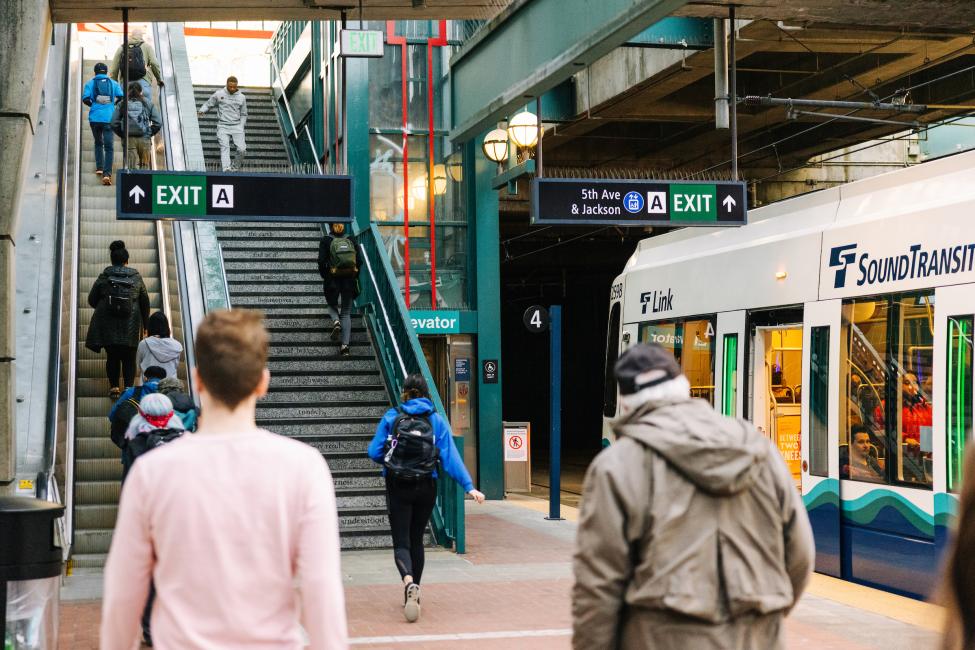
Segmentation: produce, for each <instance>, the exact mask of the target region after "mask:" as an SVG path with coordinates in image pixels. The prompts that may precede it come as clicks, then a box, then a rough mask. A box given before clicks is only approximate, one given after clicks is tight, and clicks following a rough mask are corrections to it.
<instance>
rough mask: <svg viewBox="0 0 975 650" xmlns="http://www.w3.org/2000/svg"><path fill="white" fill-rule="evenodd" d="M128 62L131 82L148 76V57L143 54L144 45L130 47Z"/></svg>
mask: <svg viewBox="0 0 975 650" xmlns="http://www.w3.org/2000/svg"><path fill="white" fill-rule="evenodd" d="M126 61H127V62H128V63H127V65H128V68H129V81H138V80H139V79H142V78H143V77H145V76H146V57H145V55H144V54H143V53H142V43H139V44H137V45H129V51H128V53H127V56H126Z"/></svg>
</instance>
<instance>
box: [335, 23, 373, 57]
mask: <svg viewBox="0 0 975 650" xmlns="http://www.w3.org/2000/svg"><path fill="white" fill-rule="evenodd" d="M339 43H340V45H339V56H343V57H347V58H357V57H375V58H379V57H381V56H382V55H383V33H382V32H381V31H379V30H373V29H343V30H342V31H341V33H340V41H339Z"/></svg>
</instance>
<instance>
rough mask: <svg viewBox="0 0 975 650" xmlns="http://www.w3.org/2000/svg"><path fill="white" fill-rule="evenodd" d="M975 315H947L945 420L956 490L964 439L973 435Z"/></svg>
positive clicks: (952, 487) (950, 487)
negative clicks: (974, 331) (973, 336)
mask: <svg viewBox="0 0 975 650" xmlns="http://www.w3.org/2000/svg"><path fill="white" fill-rule="evenodd" d="M973 330H975V317H972V316H952V317H950V318H948V363H947V365H946V367H945V375H946V384H947V392H946V393H945V397H946V399H947V404H946V405H945V406H946V408H945V424H946V428H947V430H948V490H949V491H950V492H957V490H958V487H959V486H960V485H961V478H962V477H961V468H962V464H963V462H962V461H963V459H964V454H965V442H966V441H967V440H968V439H969V438H971V436H972V332H973Z"/></svg>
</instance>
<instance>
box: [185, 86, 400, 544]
mask: <svg viewBox="0 0 975 650" xmlns="http://www.w3.org/2000/svg"><path fill="white" fill-rule="evenodd" d="M195 89H196V105H197V107H199V106H200V105H201V104H203V102H205V101H206V99H207V98H208V97H209V96H210V94H211V93H212V92H213V91H214V90H215V88H214V87H211V86H197V87H195ZM243 90H244V92H245V94H246V96H247V106H248V113H249V117H248V121H247V131H246V137H247V158H246V160H245V164H244V171H252V172H253V171H285V166H286V165H287V164H288V154H287V149H286V148H285V143H284V140H283V138H282V135H281V130H280V127H279V125H278V121H277V118H276V115H275V112H274V106H273V103H272V97H271V92H270V89H268V88H264V89H259V88H244V89H243ZM200 123H201V126H200V131H201V132H200V136H201V140H202V144H203V152H204V155H205V158H206V166H207V168H208V169H219V164H220V151H219V145H218V144H217V140H216V133H215V130H216V118H215V117H213V116H211V114H209V113H208V114H206V115H204V116H203V118H202V119H201V120H200ZM216 230H217V236H218V239H219V242H220V248H221V249H222V254H223V262H224V268H225V270H226V278H227V288H228V292H229V296H230V303H231V305H232V306H234V307H243V308H250V309H260V310H262V311H263V312H264V313H265V315H266V320H265V323H266V325H267V328H268V330H269V332H270V334H271V349H270V359H269V366H270V370H271V388H270V392H269V394H268V396H267V397H266V398H264V399H263V400H262V401H261V402H259V403H258V405H257V422H258V425H259V426H261V427H265V428H267V429H269V430H271V431H274V432H276V433H279V434H282V435H286V436H288V437H291V438H295V439H297V440H301V441H302V442H305V443H307V444H309V445H312V446H313V447H315V448H317V449H318V450H320V451H321V453H322V455H323V456H324V457H325V460H326V461H327V462H328V465H329V468H330V470H331V472H332V477H333V479H334V481H335V488H336V495H337V497H338V508H339V530H340V535H341V540H342V548H346V549H348V548H377V547H387V546H390V544H391V540H390V537H389V524H388V520H387V518H386V500H385V491H384V487H383V481H382V478H381V477H380V476H379V472H378V471H377V467H376V465H375V463H373V462H372V461H371V460H369V459H368V458H367V457H366V455H365V450H366V447H367V446H368V444H369V440H370V439H371V438H372V434H373V433H374V432H375V430H376V425H377V423H378V422H379V419H380V418H381V417H382V415H383V413H384V412H385V411H386V409H387V408H389V406H390V400H389V396H388V394H387V391H386V387H385V384H384V381H383V377H382V374H381V368H380V366H379V363H378V361H377V358H376V353H375V350H374V348H373V344H372V342H371V340H370V338H369V335H368V333H367V332H366V328H365V326H364V325H363V324H362V319H361V318H355V319H353V330H352V343H351V348H352V355H351V356H349V357H343V356H340V355H339V344H338V342H333V341H331V340H330V338H329V333H330V330H331V321H330V320H328V319H327V317H326V305H325V298H324V295H323V293H322V282H321V278H320V277H319V275H318V266H317V262H316V260H317V255H318V242H319V240H320V239H321V236H322V231H321V228H320V227H319V226H318V225H317V224H287V223H221V224H218V225H217V227H216Z"/></svg>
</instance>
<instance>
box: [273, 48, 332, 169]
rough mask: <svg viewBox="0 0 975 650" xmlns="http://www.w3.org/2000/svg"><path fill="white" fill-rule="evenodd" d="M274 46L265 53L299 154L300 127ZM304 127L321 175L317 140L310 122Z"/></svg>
mask: <svg viewBox="0 0 975 650" xmlns="http://www.w3.org/2000/svg"><path fill="white" fill-rule="evenodd" d="M273 46H274V42H273V41H272V42H271V43H270V44H269V45H268V47H267V49H266V50H265V51H264V53H265V54H267V58H268V60H269V61H270V62H271V67H272V68H273V70H274V74H272V75H271V76H272V77H274V79H272V80H271V83H272V84H273V83H274V82H277V84H278V85H279V86H280V87H281V99H282V100H283V101H284V110H285V114H286V115H287V116H288V123H289V124H290V125H291V135H293V136H294V139H295V150H296V151H295V153H297V148H298V139H299V136H298V127H297V126H296V125H295V116H294V115H293V114H292V113H291V102H289V101H288V88H287V85H286V84H285V83H284V78H283V77H282V75H281V67H280V66H279V65H278V60H277V56H276V53H275V51H274V50H273V49H272V48H273ZM271 97H272V98H273V97H274V91H273V87H272V91H271ZM275 104H277V102H275ZM275 107H276V106H275ZM279 112H280V111H279ZM304 126H305V137H306V138H308V146H310V147H311V153H312V156H313V157H314V158H315V166H316V167H317V168H318V173H319V174H321V173H322V163H321V162H320V160H319V157H318V149H317V148H316V147H315V139H314V138H313V137H311V131H309V130H308V122H305V125H304ZM295 158H296V159H297V156H295Z"/></svg>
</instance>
